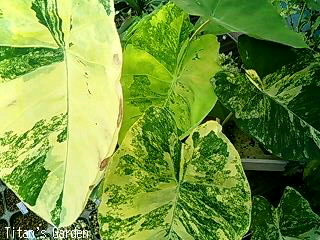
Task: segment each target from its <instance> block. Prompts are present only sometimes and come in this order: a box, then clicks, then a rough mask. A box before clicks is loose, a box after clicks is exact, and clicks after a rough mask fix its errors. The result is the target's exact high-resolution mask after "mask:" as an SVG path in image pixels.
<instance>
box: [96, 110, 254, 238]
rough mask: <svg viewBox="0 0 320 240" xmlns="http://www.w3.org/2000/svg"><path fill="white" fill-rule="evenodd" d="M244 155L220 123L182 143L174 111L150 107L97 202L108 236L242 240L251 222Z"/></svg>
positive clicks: (201, 128)
mask: <svg viewBox="0 0 320 240" xmlns="http://www.w3.org/2000/svg"><path fill="white" fill-rule="evenodd" d="M250 212H251V197H250V188H249V185H248V182H247V180H246V177H245V175H244V172H243V169H242V165H241V161H240V157H239V155H238V153H237V151H236V150H235V148H234V147H233V145H232V144H231V143H230V142H229V140H228V139H227V138H226V137H225V136H224V135H223V133H222V132H221V126H220V125H219V124H218V123H217V122H214V121H210V122H207V123H206V124H203V125H201V126H199V127H198V128H196V129H195V130H194V131H193V132H192V134H191V136H190V137H189V138H188V139H187V140H186V142H185V143H184V144H183V143H181V142H180V141H179V137H178V129H177V127H176V123H175V120H174V117H173V116H172V114H171V112H170V111H169V110H167V109H162V108H156V107H151V108H149V109H148V110H147V111H146V113H145V114H144V115H143V117H141V118H140V119H139V120H138V121H137V122H136V123H135V124H134V125H133V126H132V127H131V128H130V130H129V131H128V133H127V135H126V137H125V139H124V141H123V143H122V145H121V146H120V148H119V149H118V150H117V152H116V153H115V155H114V156H113V158H112V160H111V163H110V167H109V168H108V170H107V176H106V180H105V183H104V194H103V197H102V203H101V206H100V208H99V213H100V216H99V220H100V225H101V234H102V237H103V239H105V240H107V239H108V240H133V239H134V240H141V239H152V240H164V239H181V240H182V239H183V240H186V239H190V240H191V239H198V240H200V239H212V240H216V239H220V240H224V239H225V240H226V239H228V240H237V239H241V238H242V236H243V235H244V234H245V233H246V232H247V230H248V226H249V225H250Z"/></svg>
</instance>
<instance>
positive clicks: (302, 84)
mask: <svg viewBox="0 0 320 240" xmlns="http://www.w3.org/2000/svg"><path fill="white" fill-rule="evenodd" d="M319 76H320V59H319V58H318V57H316V58H314V57H313V56H312V57H311V56H310V55H308V54H305V53H303V54H302V55H301V56H300V55H299V56H298V58H297V64H290V65H286V66H284V67H282V69H280V70H279V71H277V72H275V73H272V74H269V75H267V76H266V77H265V78H263V79H260V78H259V77H258V76H257V74H255V72H254V71H247V74H242V73H240V72H237V71H233V70H232V71H231V70H230V71H229V70H225V71H221V72H219V73H218V74H216V76H215V79H214V85H215V92H216V94H217V95H218V97H219V99H220V100H221V101H222V102H223V103H224V104H225V106H226V107H228V108H229V109H230V110H231V111H232V112H234V113H235V117H236V119H237V121H238V123H239V125H240V126H241V127H242V128H243V129H244V130H245V131H247V132H248V133H250V134H251V135H252V136H254V137H255V138H257V139H258V140H259V141H260V142H262V143H263V144H264V146H265V147H266V148H267V149H269V150H270V151H271V152H272V153H274V154H275V155H278V156H279V157H282V158H283V159H286V160H300V161H309V160H313V159H320V104H319V103H320V94H319V93H320V81H319Z"/></svg>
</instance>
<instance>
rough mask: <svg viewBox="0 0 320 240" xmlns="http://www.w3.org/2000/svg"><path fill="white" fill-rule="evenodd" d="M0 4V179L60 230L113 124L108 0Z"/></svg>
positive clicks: (80, 201) (113, 43)
mask: <svg viewBox="0 0 320 240" xmlns="http://www.w3.org/2000/svg"><path fill="white" fill-rule="evenodd" d="M0 9H1V17H0V36H1V38H0V166H1V167H0V177H1V179H3V180H4V181H5V183H6V184H7V185H8V186H9V187H10V188H11V189H12V190H14V191H15V192H16V193H17V195H18V196H19V197H20V198H21V199H22V200H23V201H24V202H25V203H26V204H27V205H28V207H29V208H30V209H31V210H32V211H34V212H36V213H37V214H38V215H40V216H41V217H42V218H44V219H45V220H47V221H48V222H50V223H53V224H55V225H57V226H66V225H69V224H72V223H73V221H74V220H75V219H76V218H77V217H78V216H79V215H80V213H81V212H82V210H83V208H84V206H85V204H86V200H87V199H88V197H89V195H90V192H91V190H92V188H93V187H94V185H95V184H96V182H97V181H98V180H99V179H100V178H101V177H102V174H103V171H101V169H100V165H101V164H102V166H103V165H105V164H104V163H105V162H102V161H103V159H105V158H106V157H109V156H111V154H112V153H113V151H114V148H115V145H116V142H117V135H118V131H119V128H120V123H121V115H122V114H121V112H122V104H121V102H122V93H121V86H120V74H121V46H120V41H119V39H118V35H117V31H116V28H115V26H114V20H113V18H114V11H113V2H112V1H109V0H91V1H89V0H10V1H0ZM84 19H86V20H85V21H84Z"/></svg>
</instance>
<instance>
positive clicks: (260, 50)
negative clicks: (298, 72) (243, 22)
mask: <svg viewBox="0 0 320 240" xmlns="http://www.w3.org/2000/svg"><path fill="white" fill-rule="evenodd" d="M238 49H239V53H240V56H241V60H242V62H243V64H244V67H245V68H246V69H254V70H255V71H256V72H257V73H258V75H259V76H260V77H261V78H263V77H265V76H266V75H268V74H271V73H274V72H275V71H278V70H280V69H281V68H282V67H283V66H284V65H286V64H289V63H293V62H294V61H295V60H296V53H295V51H294V49H293V48H291V47H289V46H286V45H282V44H279V43H275V42H269V41H265V40H259V39H255V38H252V37H249V36H247V35H241V36H240V37H239V38H238ZM275 56H277V57H275Z"/></svg>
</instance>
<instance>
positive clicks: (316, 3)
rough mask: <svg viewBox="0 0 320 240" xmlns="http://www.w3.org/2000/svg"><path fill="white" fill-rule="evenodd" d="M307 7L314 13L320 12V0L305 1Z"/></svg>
mask: <svg viewBox="0 0 320 240" xmlns="http://www.w3.org/2000/svg"><path fill="white" fill-rule="evenodd" d="M305 2H306V3H307V6H308V7H309V8H310V9H311V10H314V11H320V0H305Z"/></svg>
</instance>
